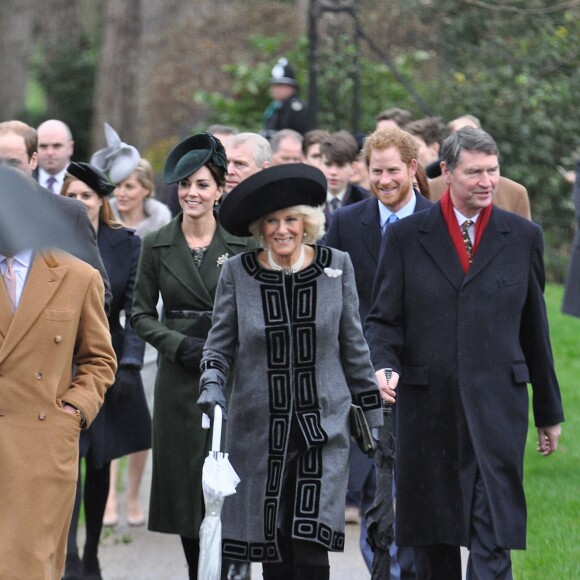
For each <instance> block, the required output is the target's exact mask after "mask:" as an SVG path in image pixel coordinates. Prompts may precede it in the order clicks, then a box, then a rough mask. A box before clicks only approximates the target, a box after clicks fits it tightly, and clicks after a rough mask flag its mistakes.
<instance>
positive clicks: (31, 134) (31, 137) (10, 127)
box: [0, 121, 38, 159]
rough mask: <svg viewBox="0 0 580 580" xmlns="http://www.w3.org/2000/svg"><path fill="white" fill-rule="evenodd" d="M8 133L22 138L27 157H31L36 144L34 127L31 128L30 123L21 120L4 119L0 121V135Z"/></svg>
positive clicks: (36, 138)
mask: <svg viewBox="0 0 580 580" xmlns="http://www.w3.org/2000/svg"><path fill="white" fill-rule="evenodd" d="M10 133H14V134H15V135H20V136H21V137H22V138H23V139H24V144H25V145H26V153H27V155H28V159H32V156H33V155H34V154H35V153H36V149H37V146H38V137H37V135H36V129H33V128H32V127H31V126H30V125H27V124H26V123H23V122H22V121H4V122H3V123H0V135H8V134H10Z"/></svg>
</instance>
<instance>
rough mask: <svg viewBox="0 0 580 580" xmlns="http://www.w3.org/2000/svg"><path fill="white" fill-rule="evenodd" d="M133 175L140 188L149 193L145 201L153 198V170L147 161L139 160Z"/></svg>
mask: <svg viewBox="0 0 580 580" xmlns="http://www.w3.org/2000/svg"><path fill="white" fill-rule="evenodd" d="M133 173H135V177H136V178H137V181H138V182H139V183H140V184H141V186H142V187H144V188H145V189H146V190H147V191H148V192H149V193H148V194H147V196H146V197H145V199H148V198H150V197H155V182H154V181H153V169H152V167H151V163H149V161H147V159H143V158H141V159H140V160H139V163H138V164H137V167H136V168H135V171H134V172H133ZM117 185H118V184H117Z"/></svg>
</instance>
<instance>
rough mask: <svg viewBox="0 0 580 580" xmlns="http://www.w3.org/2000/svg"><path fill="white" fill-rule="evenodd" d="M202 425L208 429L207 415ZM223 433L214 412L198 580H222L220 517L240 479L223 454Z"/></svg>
mask: <svg viewBox="0 0 580 580" xmlns="http://www.w3.org/2000/svg"><path fill="white" fill-rule="evenodd" d="M203 419H204V420H203V423H202V426H203V427H204V428H205V429H207V428H209V419H207V416H206V415H204V417H203ZM221 434H222V409H221V407H220V406H219V405H216V407H215V410H214V421H213V433H212V445H211V451H210V452H209V455H208V456H207V457H206V459H205V461H204V464H203V472H202V476H201V485H202V489H203V498H204V501H205V518H204V519H203V522H201V527H200V529H199V567H198V573H197V576H198V578H203V580H220V576H221V569H222V522H221V519H220V514H221V511H222V506H223V503H224V499H225V498H226V497H227V496H228V495H233V494H234V493H236V486H237V485H238V483H240V478H239V477H238V475H237V473H236V472H235V471H234V468H233V467H232V466H231V464H230V462H229V460H228V454H227V453H221V452H220V446H221Z"/></svg>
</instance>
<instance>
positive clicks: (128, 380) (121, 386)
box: [111, 367, 141, 403]
mask: <svg viewBox="0 0 580 580" xmlns="http://www.w3.org/2000/svg"><path fill="white" fill-rule="evenodd" d="M140 378H141V377H140V376H139V369H138V368H136V367H120V368H119V370H118V371H117V376H116V377H115V384H114V385H113V386H112V387H111V396H112V397H113V398H114V400H115V402H117V403H124V402H126V401H128V400H129V399H130V398H131V395H132V394H133V391H134V390H135V388H136V387H137V385H138V384H139V380H140Z"/></svg>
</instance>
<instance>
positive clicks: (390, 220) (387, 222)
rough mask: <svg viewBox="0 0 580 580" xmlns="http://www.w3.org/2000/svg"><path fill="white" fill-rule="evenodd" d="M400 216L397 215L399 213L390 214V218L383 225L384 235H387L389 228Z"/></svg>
mask: <svg viewBox="0 0 580 580" xmlns="http://www.w3.org/2000/svg"><path fill="white" fill-rule="evenodd" d="M398 219H399V218H398V217H397V214H394V213H392V214H391V215H390V216H389V219H388V220H387V221H386V222H385V225H384V226H383V236H384V235H385V233H386V231H387V228H388V227H389V226H390V225H391V224H394V223H395V222H396V221H397V220H398Z"/></svg>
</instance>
